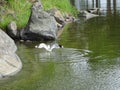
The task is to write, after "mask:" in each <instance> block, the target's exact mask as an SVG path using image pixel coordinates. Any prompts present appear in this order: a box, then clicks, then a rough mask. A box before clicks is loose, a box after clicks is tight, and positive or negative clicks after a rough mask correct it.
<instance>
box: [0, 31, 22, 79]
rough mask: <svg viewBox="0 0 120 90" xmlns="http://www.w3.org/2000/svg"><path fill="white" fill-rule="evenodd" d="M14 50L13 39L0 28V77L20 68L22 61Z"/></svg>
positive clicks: (9, 74) (11, 73) (14, 72)
mask: <svg viewBox="0 0 120 90" xmlns="http://www.w3.org/2000/svg"><path fill="white" fill-rule="evenodd" d="M16 50H17V47H16V45H15V43H14V41H13V40H12V39H11V38H10V37H9V36H8V35H7V34H6V33H5V32H3V31H2V30H1V29H0V77H1V76H12V75H14V74H16V73H17V72H19V71H20V70H21V68H22V63H21V61H20V59H19V57H18V56H17V55H16V53H15V52H16Z"/></svg>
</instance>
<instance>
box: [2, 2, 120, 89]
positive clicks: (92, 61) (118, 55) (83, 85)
mask: <svg viewBox="0 0 120 90" xmlns="http://www.w3.org/2000/svg"><path fill="white" fill-rule="evenodd" d="M85 1H86V0H85ZM93 1H94V0H93ZM119 34H120V15H119V10H117V9H116V14H114V13H113V12H112V14H110V13H109V14H106V16H104V17H96V18H92V19H89V20H87V21H84V22H82V23H81V22H79V23H78V22H75V23H70V24H68V25H66V26H65V28H64V33H63V34H62V35H61V37H59V39H58V41H57V42H58V43H60V44H62V45H63V46H64V48H60V49H54V50H53V51H52V52H48V51H46V50H45V49H37V48H35V45H38V44H39V43H33V42H31V43H18V44H17V46H18V52H17V53H18V55H19V56H20V58H21V60H22V62H23V68H22V70H21V72H19V73H18V74H17V75H15V76H13V77H10V78H5V79H3V80H1V81H0V90H120V35H119Z"/></svg>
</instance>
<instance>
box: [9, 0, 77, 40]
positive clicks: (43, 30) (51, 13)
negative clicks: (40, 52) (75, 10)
mask: <svg viewBox="0 0 120 90" xmlns="http://www.w3.org/2000/svg"><path fill="white" fill-rule="evenodd" d="M74 20H75V19H74V17H73V16H71V15H69V14H65V15H62V14H61V12H60V11H59V10H57V9H56V8H53V9H50V10H47V11H44V10H43V6H42V4H41V2H40V1H39V0H38V1H37V2H35V3H33V5H32V8H31V15H30V17H29V21H28V24H27V25H26V26H25V27H24V28H23V29H21V30H17V26H16V23H15V22H14V21H12V22H10V24H9V25H8V27H7V34H8V35H9V36H10V37H11V38H13V39H14V40H16V39H18V40H22V41H27V40H29V41H47V40H48V41H49V40H55V39H57V34H58V32H59V31H60V30H61V29H62V28H63V27H64V25H65V24H66V23H68V22H73V21H74Z"/></svg>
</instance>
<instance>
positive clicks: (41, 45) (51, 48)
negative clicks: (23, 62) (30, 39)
mask: <svg viewBox="0 0 120 90" xmlns="http://www.w3.org/2000/svg"><path fill="white" fill-rule="evenodd" d="M35 48H44V49H45V50H47V51H49V52H51V51H52V50H53V49H55V48H63V46H62V45H59V44H57V43H55V44H53V45H47V44H45V43H40V44H39V45H38V46H37V45H36V46H35Z"/></svg>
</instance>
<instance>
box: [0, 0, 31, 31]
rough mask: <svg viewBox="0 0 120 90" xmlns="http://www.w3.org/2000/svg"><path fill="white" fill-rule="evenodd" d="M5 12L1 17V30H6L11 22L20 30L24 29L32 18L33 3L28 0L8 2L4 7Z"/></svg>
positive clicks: (11, 0)
mask: <svg viewBox="0 0 120 90" xmlns="http://www.w3.org/2000/svg"><path fill="white" fill-rule="evenodd" d="M3 7H4V9H5V12H4V13H3V14H1V15H0V18H2V21H1V22H0V28H2V29H5V28H6V26H7V25H8V23H9V22H10V21H15V22H16V23H17V26H18V28H21V27H24V26H25V25H26V24H27V22H28V19H29V16H30V7H31V3H30V2H28V1H27V0H8V3H7V4H6V5H4V6H3Z"/></svg>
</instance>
